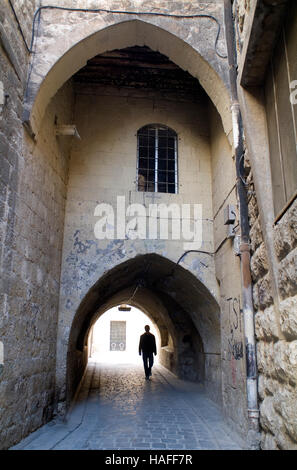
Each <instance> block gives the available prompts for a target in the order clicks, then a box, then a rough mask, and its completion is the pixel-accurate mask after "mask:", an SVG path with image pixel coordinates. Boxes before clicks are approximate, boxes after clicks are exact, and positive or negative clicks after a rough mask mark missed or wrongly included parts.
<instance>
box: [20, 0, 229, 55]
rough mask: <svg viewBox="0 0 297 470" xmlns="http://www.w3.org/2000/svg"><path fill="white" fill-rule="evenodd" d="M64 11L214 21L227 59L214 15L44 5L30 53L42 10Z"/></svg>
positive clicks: (36, 12) (33, 27)
mask: <svg viewBox="0 0 297 470" xmlns="http://www.w3.org/2000/svg"><path fill="white" fill-rule="evenodd" d="M54 9H55V10H62V11H73V12H83V13H111V14H117V15H137V16H161V17H167V18H176V19H193V18H208V19H211V20H212V21H214V22H215V23H216V25H217V27H218V31H217V35H216V39H215V52H216V54H217V55H218V56H219V57H220V58H221V59H226V58H227V55H224V54H221V53H220V52H219V51H218V49H217V44H218V40H219V37H220V33H221V25H220V22H219V21H218V19H217V18H216V17H215V16H213V15H207V14H204V13H202V14H201V13H199V14H198V13H197V14H193V15H178V14H174V13H161V12H152V11H141V12H140V11H122V10H108V9H105V8H96V9H89V8H70V7H59V6H54V5H43V6H40V7H39V8H38V9H37V10H36V11H35V13H34V17H33V24H32V35H31V44H30V48H29V52H30V53H33V44H34V39H35V23H36V18H37V16H38V14H39V13H40V12H41V11H42V10H54Z"/></svg>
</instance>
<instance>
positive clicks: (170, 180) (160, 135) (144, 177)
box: [137, 124, 178, 193]
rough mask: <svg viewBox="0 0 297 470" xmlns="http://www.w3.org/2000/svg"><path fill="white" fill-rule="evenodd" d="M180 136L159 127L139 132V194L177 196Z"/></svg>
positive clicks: (161, 126)
mask: <svg viewBox="0 0 297 470" xmlns="http://www.w3.org/2000/svg"><path fill="white" fill-rule="evenodd" d="M177 185H178V174H177V134H176V132H175V131H174V130H172V129H170V128H169V127H167V126H163V125H160V124H149V125H148V126H144V127H142V128H141V129H139V131H138V132H137V188H138V191H151V192H159V193H177Z"/></svg>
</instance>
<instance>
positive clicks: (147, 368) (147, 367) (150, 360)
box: [142, 351, 154, 377]
mask: <svg viewBox="0 0 297 470" xmlns="http://www.w3.org/2000/svg"><path fill="white" fill-rule="evenodd" d="M142 359H143V365H144V372H145V376H146V377H149V376H150V374H151V372H152V367H153V364H154V355H153V353H152V352H144V351H142Z"/></svg>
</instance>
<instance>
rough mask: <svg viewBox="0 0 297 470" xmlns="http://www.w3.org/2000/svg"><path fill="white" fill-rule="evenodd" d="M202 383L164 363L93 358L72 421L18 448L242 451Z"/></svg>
mask: <svg viewBox="0 0 297 470" xmlns="http://www.w3.org/2000/svg"><path fill="white" fill-rule="evenodd" d="M242 446H243V444H242V442H240V441H239V440H238V436H237V435H236V434H234V433H233V432H232V431H231V430H230V428H228V426H227V425H226V424H225V423H224V421H223V418H222V415H221V413H220V411H219V409H218V407H217V406H216V405H215V404H214V403H213V402H212V401H210V400H209V399H208V398H207V397H206V396H205V394H204V393H203V391H202V388H201V387H200V386H199V385H198V384H193V383H190V382H184V381H182V380H179V379H177V378H176V377H175V376H174V375H173V374H171V373H170V372H168V371H167V370H166V369H164V368H163V367H161V366H154V368H153V376H152V377H151V380H149V381H146V380H145V378H144V373H143V367H142V366H141V365H129V364H120V365H113V364H104V363H98V362H90V363H89V366H88V369H87V372H86V375H85V378H84V381H83V384H82V386H81V389H80V392H79V395H78V399H77V402H76V404H75V405H74V407H73V409H72V411H71V412H70V413H69V417H68V420H67V422H55V421H52V422H50V423H48V424H46V425H45V426H42V427H41V428H40V429H38V430H37V431H35V432H34V433H32V434H31V435H30V436H28V437H27V438H26V439H24V440H23V441H21V442H20V443H19V444H18V445H16V446H14V447H13V448H12V449H30V450H33V449H36V450H37V449H86V450H88V449H108V450H109V449H119V450H123V449H135V450H139V449H172V450H174V449H180V450H181V449H187V450H194V449H241V448H243V447H242Z"/></svg>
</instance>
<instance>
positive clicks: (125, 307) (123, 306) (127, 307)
mask: <svg viewBox="0 0 297 470" xmlns="http://www.w3.org/2000/svg"><path fill="white" fill-rule="evenodd" d="M118 310H119V311H120V312H130V310H131V307H130V305H126V304H121V305H119V307H118Z"/></svg>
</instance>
